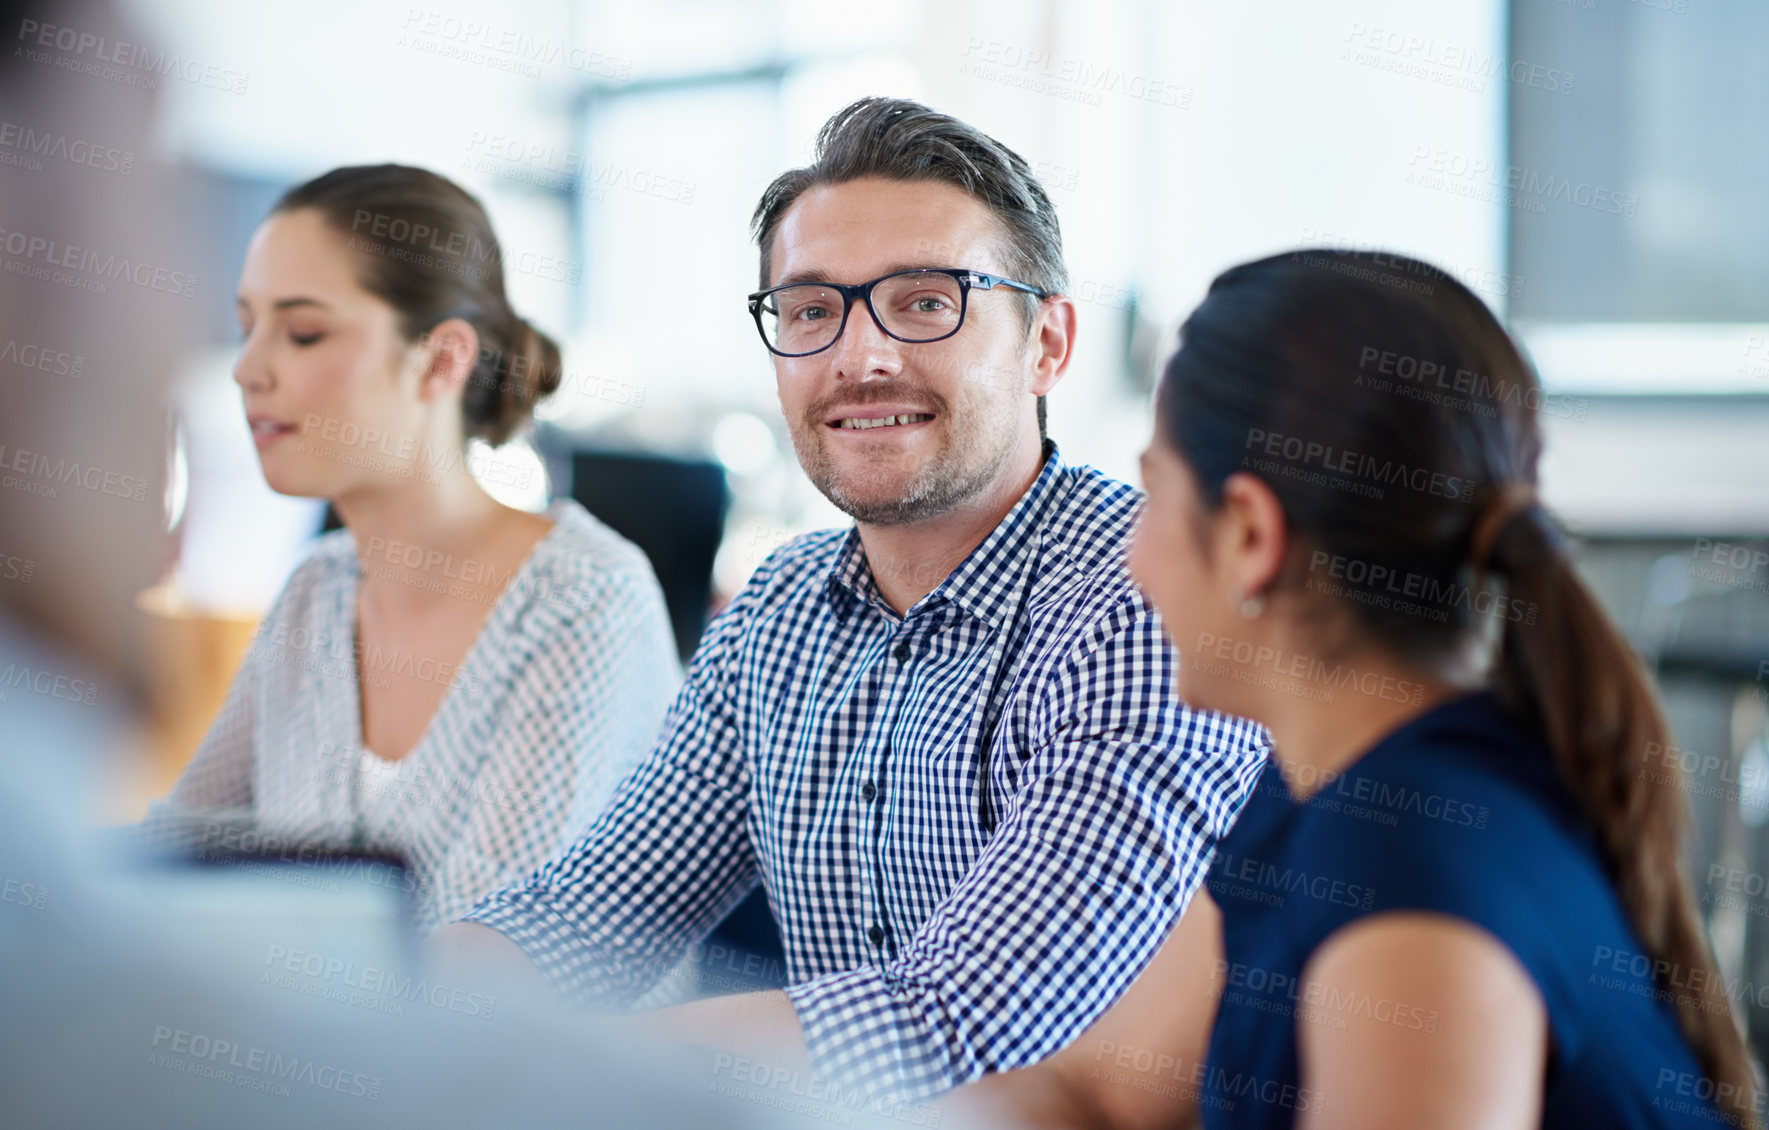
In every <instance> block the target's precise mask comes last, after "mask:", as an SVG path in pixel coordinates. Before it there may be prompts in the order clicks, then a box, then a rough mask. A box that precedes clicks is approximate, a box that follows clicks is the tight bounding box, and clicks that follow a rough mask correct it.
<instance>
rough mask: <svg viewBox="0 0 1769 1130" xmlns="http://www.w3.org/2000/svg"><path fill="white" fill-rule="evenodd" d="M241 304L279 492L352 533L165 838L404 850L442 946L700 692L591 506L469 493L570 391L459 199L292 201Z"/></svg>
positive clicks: (303, 197) (417, 179)
mask: <svg viewBox="0 0 1769 1130" xmlns="http://www.w3.org/2000/svg"><path fill="white" fill-rule="evenodd" d="M236 306H237V311H238V315H239V323H240V330H241V334H242V346H241V349H240V356H239V361H238V364H237V365H236V367H235V370H234V379H235V381H236V382H237V383H238V384H239V386H240V390H241V395H242V399H243V401H244V409H245V414H246V419H247V421H248V423H249V424H250V426H251V429H252V436H253V439H254V441H255V442H256V444H257V447H258V458H259V462H260V464H261V466H262V468H263V471H264V477H265V479H266V481H267V482H268V483H269V484H270V486H271V487H272V489H274V490H277V491H279V492H281V493H284V494H292V495H304V496H308V497H320V498H325V499H327V500H329V501H330V502H331V504H332V506H333V507H334V508H335V509H336V511H337V513H338V514H339V516H340V518H341V519H342V521H343V524H344V528H343V529H342V530H338V531H335V532H334V533H332V534H329V535H327V536H325V537H323V538H321V539H320V541H319V543H318V544H317V546H316V547H315V548H314V550H313V552H312V553H311V554H310V556H309V557H308V558H307V559H306V560H305V561H304V562H303V563H302V564H301V565H300V567H299V568H297V569H296V570H295V572H294V574H293V576H292V577H291V578H290V580H289V582H288V584H287V585H286V586H285V588H284V589H283V591H282V593H281V594H280V595H279V596H278V597H277V600H276V602H275V604H274V605H273V607H272V608H271V610H270V612H269V614H268V615H267V616H266V617H265V619H264V621H263V623H262V624H261V626H260V628H259V631H258V634H257V638H256V639H255V640H254V643H253V646H252V649H251V652H250V653H249V654H248V656H247V658H246V661H245V663H244V665H243V666H242V668H241V670H240V672H239V674H238V675H237V677H236V678H235V680H234V683H233V686H232V688H231V689H230V691H229V693H228V697H227V700H226V703H225V705H224V706H223V708H222V711H221V714H220V716H219V717H218V718H217V720H216V722H215V723H214V726H213V727H212V729H211V730H210V732H209V734H208V736H207V737H206V738H205V740H204V741H203V743H202V746H201V747H200V748H199V749H198V750H197V752H196V754H195V756H194V758H193V759H192V761H191V763H190V765H189V767H188V768H187V769H186V770H185V772H184V774H183V776H182V777H181V778H180V779H179V781H178V783H177V784H176V785H175V786H174V788H173V790H172V794H171V797H170V798H169V799H168V800H167V801H166V802H165V803H164V804H162V805H160V806H158V807H157V808H156V811H155V814H154V817H153V820H152V823H153V824H155V825H158V826H160V827H165V826H168V825H175V826H177V827H180V828H184V829H192V828H215V827H217V826H219V825H221V824H224V823H225V821H223V819H222V818H223V817H237V818H238V819H239V820H241V821H242V822H245V823H246V824H247V825H248V830H249V831H250V832H251V833H253V835H254V836H255V837H257V838H258V840H257V842H260V843H270V844H279V843H280V844H281V845H283V846H285V847H292V848H298V847H332V848H356V849H361V850H376V851H391V852H395V853H398V854H400V855H402V856H404V857H406V858H407V859H408V860H410V861H411V862H412V863H413V864H414V865H415V866H414V869H413V873H414V875H415V876H416V884H415V885H416V887H417V890H418V893H419V899H418V904H417V905H418V916H419V925H420V928H422V929H425V930H429V929H433V928H435V927H437V926H441V925H445V924H447V923H448V922H449V921H451V920H452V919H453V918H455V917H456V916H457V915H458V914H459V913H460V912H461V911H463V910H464V909H465V908H466V907H468V906H469V905H471V904H472V903H473V902H474V901H475V900H477V899H478V898H479V897H480V896H481V895H483V894H485V893H487V892H488V891H490V890H493V889H495V888H497V887H500V886H502V885H504V884H506V883H508V882H510V881H512V880H514V879H516V878H518V877H519V876H521V875H523V874H525V873H526V872H528V871H529V870H531V869H532V868H534V867H535V866H537V865H538V864H539V863H540V862H542V861H543V860H545V859H546V858H547V857H548V856H550V855H551V854H552V852H553V851H554V849H555V848H556V847H558V846H559V844H560V842H561V841H562V840H563V839H564V838H565V837H567V836H568V835H569V834H570V833H572V832H573V831H575V830H576V829H577V828H579V827H581V826H582V825H584V824H585V823H587V822H588V821H589V820H590V819H591V817H593V816H594V815H595V814H596V813H597V811H599V810H600V808H601V807H603V805H604V804H605V803H606V802H607V800H608V799H609V797H610V796H611V794H612V792H613V789H614V786H615V784H616V783H617V782H618V781H619V780H620V779H621V777H623V776H624V775H625V773H626V770H627V769H628V768H630V767H631V766H632V765H634V764H636V762H637V761H638V759H639V758H640V757H641V756H642V755H643V754H644V753H645V752H646V751H647V750H648V749H649V748H650V745H651V742H652V740H653V739H654V738H655V737H656V733H657V728H658V726H659V725H660V724H661V722H662V718H663V712H664V710H665V708H666V706H667V705H668V702H669V699H670V696H671V694H672V692H673V691H674V688H675V684H676V682H677V681H678V679H679V677H680V668H679V665H678V661H677V658H676V653H675V646H674V643H673V637H672V635H671V632H670V625H669V619H668V616H667V614H666V612H665V607H664V602H663V596H662V593H661V591H660V590H659V588H658V585H657V581H656V579H655V578H654V576H653V574H652V572H651V569H650V566H649V564H648V563H647V562H646V560H645V558H644V556H643V554H641V553H640V551H639V550H638V549H637V548H635V547H634V546H633V545H632V544H630V543H629V542H627V541H625V540H623V539H622V538H620V537H619V536H618V535H616V534H615V533H614V532H613V531H612V530H610V529H608V528H607V527H606V526H604V525H602V524H601V523H600V522H598V521H597V520H596V519H595V518H593V517H591V516H590V514H589V513H588V512H587V511H585V510H584V509H583V508H582V507H581V506H579V505H578V504H577V503H576V502H573V501H572V500H570V499H560V500H558V501H556V502H554V503H553V504H552V506H551V507H550V508H549V509H548V510H547V511H546V512H545V513H544V514H531V513H528V512H525V511H521V510H516V509H513V508H511V507H509V506H505V505H503V504H502V503H500V502H498V501H496V500H495V499H493V498H492V497H491V496H490V495H489V494H487V493H486V491H485V490H484V489H483V488H482V487H481V486H480V484H479V482H478V480H477V479H476V478H475V476H474V474H473V473H472V472H471V470H470V468H469V451H468V446H467V445H468V441H469V440H473V439H480V440H483V441H485V442H486V443H488V444H490V445H493V446H495V445H498V444H502V443H503V442H505V441H506V440H508V439H509V438H510V437H511V436H512V435H514V434H515V433H516V432H517V431H518V429H520V428H521V427H522V426H523V425H524V424H525V423H527V421H528V420H529V418H530V415H531V413H532V411H533V408H534V404H535V402H536V401H537V400H538V399H539V398H541V397H543V396H546V395H547V394H548V393H551V392H552V391H554V390H555V389H557V388H558V387H559V383H560V378H561V372H560V359H559V350H558V347H557V346H556V345H554V343H553V342H552V340H551V339H549V338H548V337H547V336H546V335H544V334H542V333H540V332H538V331H537V330H535V328H534V327H533V326H531V325H529V324H528V322H527V321H525V320H524V319H523V318H522V317H520V316H519V315H518V314H517V313H516V312H515V311H514V310H512V309H511V307H510V304H509V300H508V298H507V297H506V295H505V293H504V274H503V266H502V251H501V249H500V247H499V245H498V242H497V238H496V236H495V235H493V233H492V230H491V225H490V221H489V220H488V219H487V217H486V214H485V211H484V209H483V208H482V207H481V206H480V204H479V202H478V201H477V200H475V199H474V198H473V197H472V196H470V195H469V194H468V193H466V192H465V191H463V190H462V189H461V188H459V187H458V186H456V185H455V184H453V183H451V182H450V181H448V180H446V179H444V178H443V177H440V176H437V175H436V174H434V173H431V172H427V171H425V170H423V169H415V168H407V167H403V166H398V165H380V166H375V167H361V168H341V169H334V170H333V171H331V172H329V173H326V174H325V175H323V176H321V177H319V178H317V179H315V180H312V181H309V182H307V183H306V184H303V185H300V186H298V187H296V188H294V189H292V190H290V191H289V192H288V193H286V194H285V195H284V196H283V197H282V199H281V200H280V201H279V202H278V203H277V205H276V206H275V208H273V209H272V211H271V214H270V216H269V218H268V219H266V220H265V221H264V223H263V225H262V226H260V228H259V229H258V231H257V233H256V234H255V235H254V237H253V239H252V243H251V246H250V248H249V249H248V251H247V253H246V262H245V268H244V271H243V273H242V276H241V279H240V286H239V295H238V299H237V303H236ZM496 466H497V465H496V464H488V467H491V468H495V467H496ZM193 818H194V819H193ZM233 835H234V833H232V832H230V834H229V835H228V839H227V843H225V844H224V843H216V844H214V845H212V846H215V847H218V848H219V847H223V846H229V845H231V844H232V843H234V842H244V841H243V840H241V841H235V840H234V839H233Z"/></svg>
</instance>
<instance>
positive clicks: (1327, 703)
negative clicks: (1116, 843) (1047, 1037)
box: [965, 251, 1762, 1130]
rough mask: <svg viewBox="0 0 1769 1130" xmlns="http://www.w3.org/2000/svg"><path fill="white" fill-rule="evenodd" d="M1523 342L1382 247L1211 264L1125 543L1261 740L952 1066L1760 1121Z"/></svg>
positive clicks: (1213, 684) (1445, 1105)
mask: <svg viewBox="0 0 1769 1130" xmlns="http://www.w3.org/2000/svg"><path fill="white" fill-rule="evenodd" d="M1540 392H1541V390H1540V387H1539V385H1538V384H1537V382H1536V378H1535V375H1534V373H1533V372H1532V371H1531V369H1530V367H1529V364H1528V363H1527V362H1526V361H1525V360H1524V358H1523V357H1522V355H1521V354H1520V352H1519V351H1518V349H1517V348H1516V346H1515V345H1514V344H1513V343H1512V341H1511V339H1510V337H1509V336H1508V335H1507V334H1506V333H1505V331H1504V329H1503V328H1502V327H1501V326H1500V324H1499V322H1498V321H1497V319H1495V318H1494V317H1493V315H1492V313H1491V312H1490V311H1489V310H1488V309H1487V308H1486V307H1485V306H1484V305H1483V304H1482V303H1481V302H1480V300H1479V299H1478V298H1476V297H1475V296H1474V295H1473V294H1472V293H1471V292H1469V290H1468V289H1467V288H1466V287H1464V286H1462V285H1461V284H1460V283H1458V282H1456V281H1455V280H1454V279H1452V278H1450V277H1449V276H1447V275H1445V274H1444V273H1443V272H1441V271H1438V270H1435V269H1433V268H1431V267H1429V266H1427V265H1426V264H1424V263H1420V262H1417V261H1415V260H1411V259H1405V258H1401V257H1399V256H1394V255H1361V254H1347V253H1338V252H1331V251H1320V252H1315V251H1306V252H1297V253H1295V254H1292V255H1283V256H1276V257H1273V258H1269V259H1264V260H1261V261H1258V262H1254V263H1248V264H1244V265H1242V266H1239V267H1235V268H1233V269H1231V270H1229V271H1227V272H1225V273H1224V274H1223V275H1221V276H1220V277H1218V278H1217V279H1216V280H1215V282H1214V283H1213V284H1212V285H1211V288H1210V292H1209V294H1208V296H1207V297H1206V298H1205V300H1204V302H1203V304H1202V305H1201V306H1199V307H1198V309H1197V310H1196V311H1195V312H1193V314H1192V315H1191V317H1190V318H1189V319H1188V320H1187V322H1186V324H1185V327H1184V329H1183V330H1182V331H1181V344H1180V348H1179V350H1178V352H1177V353H1175V354H1174V355H1173V357H1172V359H1171V360H1170V361H1169V362H1168V364H1167V367H1166V370H1165V373H1164V374H1163V377H1162V380H1161V382H1160V387H1159V392H1158V395H1157V400H1156V413H1155V414H1156V426H1155V434H1154V437H1153V439H1152V440H1151V441H1150V442H1149V444H1148V447H1147V449H1146V450H1145V451H1144V453H1143V456H1142V474H1143V481H1144V484H1145V486H1146V488H1147V490H1148V501H1147V505H1146V507H1145V509H1144V511H1143V513H1142V516H1141V519H1140V524H1139V526H1138V530H1137V534H1136V540H1135V542H1134V543H1133V546H1132V549H1131V552H1130V565H1131V570H1132V572H1133V573H1134V574H1135V576H1136V578H1137V581H1138V583H1139V584H1141V585H1142V587H1143V588H1144V590H1145V591H1146V592H1147V593H1148V595H1149V598H1150V599H1151V601H1152V602H1153V603H1154V605H1155V606H1156V608H1157V609H1158V610H1159V611H1160V613H1161V617H1162V620H1163V622H1164V625H1165V627H1166V630H1167V632H1168V635H1169V637H1170V639H1171V640H1172V642H1173V644H1174V647H1175V650H1176V659H1177V670H1178V672H1179V674H1178V680H1179V688H1178V689H1179V691H1180V693H1181V694H1182V695H1183V696H1184V697H1185V698H1186V699H1187V700H1188V701H1189V702H1190V703H1191V704H1192V706H1193V707H1194V708H1196V709H1210V710H1219V711H1222V712H1224V713H1228V714H1238V715H1242V716H1244V717H1249V718H1252V719H1255V720H1257V721H1259V722H1261V723H1263V724H1264V725H1265V726H1266V727H1267V729H1268V730H1269V731H1270V732H1271V735H1272V739H1273V756H1272V758H1271V759H1270V760H1269V761H1268V763H1267V764H1266V766H1265V768H1264V770H1263V771H1262V773H1261V775H1260V776H1259V778H1258V780H1257V782H1256V785H1255V787H1254V788H1253V789H1252V791H1251V792H1250V794H1249V797H1248V800H1247V801H1246V803H1245V805H1244V807H1243V808H1242V810H1241V812H1240V813H1239V815H1238V816H1237V818H1236V822H1235V824H1234V826H1233V827H1232V828H1231V829H1230V830H1229V832H1228V833H1227V835H1225V836H1224V837H1223V839H1222V840H1221V841H1220V842H1219V843H1218V844H1217V845H1216V851H1215V855H1214V857H1213V859H1212V863H1211V868H1210V872H1209V875H1208V878H1207V880H1206V882H1205V884H1204V885H1203V887H1201V888H1200V889H1199V890H1197V891H1196V892H1193V893H1191V899H1190V902H1189V904H1187V905H1186V907H1185V909H1184V911H1183V913H1182V914H1181V915H1180V916H1179V918H1178V920H1177V924H1176V925H1175V926H1174V928H1173V930H1172V932H1171V933H1170V934H1169V935H1168V938H1167V940H1166V942H1165V943H1164V944H1163V946H1162V948H1161V950H1160V951H1159V952H1158V953H1157V955H1156V956H1155V958H1154V959H1153V960H1152V961H1151V962H1150V964H1149V966H1148V967H1147V968H1146V969H1145V970H1144V971H1143V972H1142V974H1141V976H1140V977H1139V978H1138V979H1137V980H1136V981H1135V982H1134V983H1133V984H1132V985H1131V986H1130V988H1129V989H1128V990H1127V991H1126V992H1125V994H1124V996H1123V997H1122V998H1120V1000H1119V1001H1118V1003H1117V1004H1116V1005H1114V1006H1113V1008H1112V1009H1111V1010H1110V1011H1109V1012H1107V1013H1106V1014H1105V1015H1104V1016H1102V1017H1101V1018H1100V1020H1099V1021H1098V1022H1097V1023H1096V1024H1095V1025H1094V1026H1093V1027H1092V1028H1091V1029H1089V1030H1088V1031H1086V1032H1083V1033H1077V1036H1078V1038H1077V1040H1076V1041H1075V1042H1074V1043H1073V1044H1071V1045H1070V1046H1069V1047H1068V1048H1066V1049H1065V1050H1064V1051H1062V1052H1060V1053H1059V1054H1057V1055H1056V1056H1053V1057H1051V1058H1049V1059H1047V1060H1045V1061H1043V1062H1042V1063H1039V1064H1036V1065H1034V1066H1032V1067H1030V1068H1027V1069H1024V1070H1021V1071H1014V1072H1008V1073H1005V1074H1001V1075H997V1076H993V1077H990V1078H988V1079H985V1080H983V1081H982V1082H981V1083H979V1084H977V1085H975V1087H973V1088H972V1089H971V1091H970V1092H969V1093H968V1094H967V1095H966V1096H965V1098H966V1099H968V1100H971V1101H975V1102H979V1103H983V1104H985V1105H989V1106H996V1107H998V1108H999V1107H1000V1106H1005V1107H1006V1108H1008V1109H1009V1110H1010V1111H1013V1112H1016V1113H1018V1114H1019V1115H1020V1117H1021V1119H1023V1120H1025V1121H1030V1122H1033V1123H1036V1124H1039V1125H1060V1126H1070V1127H1073V1126H1095V1125H1103V1126H1170V1125H1191V1124H1193V1123H1194V1122H1201V1124H1202V1125H1203V1126H1205V1127H1238V1128H1252V1127H1259V1128H1277V1127H1290V1126H1303V1127H1308V1128H1310V1130H1334V1128H1351V1127H1355V1128H1358V1130H1368V1128H1379V1127H1407V1128H1411V1127H1433V1128H1446V1127H1448V1128H1454V1127H1468V1128H1473V1127H1481V1128H1522V1127H1545V1128H1548V1130H1574V1128H1584V1127H1606V1128H1622V1127H1626V1128H1640V1127H1655V1126H1690V1127H1695V1126H1714V1125H1731V1126H1755V1125H1759V1124H1760V1118H1761V1110H1762V1106H1761V1103H1762V1097H1761V1092H1760V1091H1759V1088H1758V1086H1757V1080H1756V1073H1755V1069H1754V1067H1753V1063H1752V1060H1751V1057H1750V1054H1749V1052H1748V1050H1747V1047H1746V1044H1745V1041H1744V1039H1743V1037H1742V1035H1741V1029H1740V1025H1739V1018H1738V1016H1737V1015H1736V1013H1735V1011H1734V1009H1733V1007H1732V1001H1731V999H1730V994H1729V991H1728V986H1727V985H1726V983H1725V982H1724V981H1723V980H1722V978H1721V976H1720V973H1719V971H1718V969H1717V967H1716V964H1715V960H1714V955H1713V953H1712V951H1711V949H1710V947H1709V944H1708V940H1707V937H1706V934H1705V931H1704V929H1703V926H1702V922H1701V919H1700V917H1699V915H1698V914H1697V912H1696V910H1695V906H1694V900H1693V899H1692V897H1691V893H1690V886H1689V882H1688V880H1687V878H1686V875H1685V872H1684V870H1683V860H1682V858H1681V856H1680V850H1681V847H1682V842H1683V828H1684V819H1685V817H1684V809H1683V802H1682V792H1681V790H1680V788H1679V783H1678V781H1677V778H1676V774H1675V771H1674V767H1673V768H1672V769H1671V770H1668V771H1667V769H1666V767H1665V766H1664V765H1663V764H1662V762H1661V761H1660V759H1656V758H1654V757H1653V752H1654V751H1655V750H1661V749H1664V748H1667V747H1668V746H1670V745H1671V744H1672V743H1671V741H1670V734H1669V731H1668V729H1667V727H1666V724H1665V720H1664V717H1663V714H1662V713H1661V711H1660V709H1659V706H1658V703H1657V702H1656V701H1655V699H1654V695H1653V691H1652V688H1651V684H1650V681H1649V680H1648V678H1647V676H1646V674H1645V673H1644V672H1643V670H1642V668H1641V665H1640V663H1639V661H1638V660H1637V658H1636V657H1635V656H1634V654H1633V653H1632V652H1631V651H1630V649H1629V647H1628V644H1627V641H1626V640H1625V638H1624V637H1623V636H1622V635H1621V633H1620V632H1619V631H1617V629H1616V628H1615V626H1614V625H1613V624H1612V623H1611V622H1610V620H1609V618H1608V617H1607V616H1606V615H1605V614H1604V612H1603V610H1602V608H1601V606H1600V605H1599V604H1598V602H1597V600H1596V598H1595V597H1594V596H1593V595H1592V594H1591V592H1590V590H1589V589H1588V588H1587V587H1586V586H1585V584H1584V582H1583V581H1582V580H1581V579H1580V578H1579V575H1578V572H1577V570H1576V569H1575V568H1574V563H1573V557H1572V553H1571V550H1570V548H1569V546H1568V545H1567V544H1566V542H1565V540H1564V538H1563V537H1562V535H1561V534H1560V532H1559V530H1558V527H1557V525H1556V523H1555V521H1554V519H1553V517H1552V515H1551V514H1549V512H1548V511H1547V510H1546V509H1545V508H1544V507H1543V505H1542V503H1541V502H1540V501H1539V499H1538V498H1537V495H1536V460H1537V456H1538V454H1539V452H1540V448H1541V440H1540V435H1539V432H1538V428H1537V413H1536V408H1537V405H1538V403H1539V401H1540Z"/></svg>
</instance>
